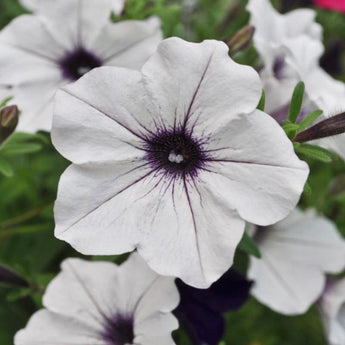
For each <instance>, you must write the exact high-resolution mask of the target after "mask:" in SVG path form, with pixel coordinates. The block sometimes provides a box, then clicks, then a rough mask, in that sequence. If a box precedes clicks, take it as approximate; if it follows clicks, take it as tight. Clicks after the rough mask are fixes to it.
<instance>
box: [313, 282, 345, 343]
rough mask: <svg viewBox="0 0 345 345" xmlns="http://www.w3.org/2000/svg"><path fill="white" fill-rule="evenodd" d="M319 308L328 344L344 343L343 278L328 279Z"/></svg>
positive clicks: (344, 308)
mask: <svg viewBox="0 0 345 345" xmlns="http://www.w3.org/2000/svg"><path fill="white" fill-rule="evenodd" d="M319 310H320V313H321V320H322V322H323V325H324V328H325V331H326V337H327V340H328V343H329V344H330V345H344V344H345V279H344V278H343V279H341V280H329V281H328V282H327V285H326V289H325V291H324V293H323V295H322V297H321V298H320V301H319Z"/></svg>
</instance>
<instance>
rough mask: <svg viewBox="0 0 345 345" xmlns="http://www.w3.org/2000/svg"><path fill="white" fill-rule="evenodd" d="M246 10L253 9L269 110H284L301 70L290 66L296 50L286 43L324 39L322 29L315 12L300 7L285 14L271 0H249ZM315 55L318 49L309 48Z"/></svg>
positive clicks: (251, 18)
mask: <svg viewBox="0 0 345 345" xmlns="http://www.w3.org/2000/svg"><path fill="white" fill-rule="evenodd" d="M247 10H248V11H249V12H250V24H251V25H253V26H254V27H255V32H254V37H253V40H254V45H255V48H256V49H257V51H258V52H259V55H260V57H261V59H262V62H263V67H262V69H261V71H260V77H261V79H262V82H263V87H264V90H265V93H266V107H265V108H266V111H267V112H268V113H271V112H273V111H274V112H277V111H279V110H281V109H283V110H284V107H285V106H288V105H289V102H290V99H291V95H292V91H293V89H294V87H295V86H296V84H297V82H298V81H299V80H300V75H299V71H298V70H296V68H295V66H291V62H290V60H291V55H292V54H293V53H294V52H290V51H289V50H288V49H287V47H286V45H287V42H290V41H291V40H294V39H295V38H298V37H301V36H305V37H306V38H309V40H315V41H316V40H321V33H322V28H321V26H320V25H319V24H317V23H315V21H314V19H315V12H314V11H313V10H310V9H298V10H294V11H291V12H290V13H287V14H285V15H282V14H280V13H278V12H277V11H276V10H275V9H274V8H273V6H272V4H271V3H270V1H269V0H250V1H249V3H248V6H247ZM314 54H315V55H317V51H316V52H314V51H309V56H308V57H310V56H314ZM286 110H288V108H287V109H285V112H286ZM286 113H287V112H286Z"/></svg>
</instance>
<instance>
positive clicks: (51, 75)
mask: <svg viewBox="0 0 345 345" xmlns="http://www.w3.org/2000/svg"><path fill="white" fill-rule="evenodd" d="M33 3H34V2H33ZM35 3H36V4H37V6H38V5H39V6H38V7H40V8H41V7H42V11H41V12H40V11H38V10H37V13H36V14H33V15H23V16H19V17H17V18H15V19H14V20H13V21H12V22H11V23H10V24H9V25H8V26H7V27H5V28H4V29H3V30H2V32H1V33H0V84H4V85H11V86H13V88H12V90H11V91H12V94H13V96H14V101H13V102H15V103H16V104H17V105H18V107H19V108H20V109H21V111H22V115H21V119H20V122H19V126H18V130H19V131H23V132H35V131H37V130H48V131H50V129H51V122H52V107H53V97H54V95H55V92H56V90H57V89H58V88H59V87H61V86H63V85H65V84H67V83H70V82H72V81H75V80H77V79H78V78H79V77H81V76H82V75H84V74H85V73H87V72H88V71H90V70H91V69H93V68H95V67H99V66H103V65H109V66H120V67H127V68H134V69H140V67H141V66H142V65H143V63H144V62H146V60H147V59H148V57H149V56H150V55H151V54H152V53H153V52H154V51H155V50H156V48H157V45H158V43H159V42H160V40H161V39H162V33H161V31H160V28H159V27H160V22H159V20H158V19H157V18H150V19H148V20H146V21H135V20H133V21H122V22H118V23H112V22H111V20H110V14H111V11H112V8H111V6H110V5H109V1H108V0H97V1H96V0H57V1H51V0H45V1H42V2H40V1H38V2H35Z"/></svg>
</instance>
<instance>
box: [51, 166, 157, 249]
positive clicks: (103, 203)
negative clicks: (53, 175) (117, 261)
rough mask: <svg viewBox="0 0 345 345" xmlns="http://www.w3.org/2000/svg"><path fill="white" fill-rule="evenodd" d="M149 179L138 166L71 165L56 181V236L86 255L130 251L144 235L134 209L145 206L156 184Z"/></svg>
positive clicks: (147, 170)
mask: <svg viewBox="0 0 345 345" xmlns="http://www.w3.org/2000/svg"><path fill="white" fill-rule="evenodd" d="M150 175H152V169H151V168H149V167H147V166H145V165H143V164H140V163H139V162H128V161H119V162H116V164H114V163H113V164H108V165H102V166H99V167H98V166H91V165H90V166H77V165H72V166H70V167H69V168H68V169H67V170H66V171H65V173H64V174H63V175H62V177H61V179H60V183H59V189H58V195H57V201H56V203H55V220H56V228H55V236H56V237H57V238H59V239H62V240H65V241H67V242H69V243H70V244H71V245H72V246H73V247H75V248H76V249H77V250H79V251H80V252H82V253H84V254H98V255H99V254H104V255H107V254H108V255H111V254H115V253H117V254H121V253H124V252H128V251H131V250H133V249H134V248H135V245H136V244H137V243H138V241H139V238H140V237H141V236H143V235H144V234H145V233H146V232H147V229H146V228H145V227H144V228H143V229H142V231H138V222H140V221H141V218H140V216H139V215H138V211H137V209H136V207H135V206H136V205H137V204H143V203H144V201H143V197H144V196H145V195H150V191H151V189H152V188H153V187H154V185H155V183H154V182H149V178H148V176H150ZM139 181H140V186H138V183H137V182H139ZM81 195H82V196H83V198H82V200H81V199H80V196H81ZM141 211H142V212H145V211H146V212H148V211H147V210H146V208H144V209H143V208H141ZM139 226H140V224H139ZM141 228H142V227H141V226H140V227H139V229H141Z"/></svg>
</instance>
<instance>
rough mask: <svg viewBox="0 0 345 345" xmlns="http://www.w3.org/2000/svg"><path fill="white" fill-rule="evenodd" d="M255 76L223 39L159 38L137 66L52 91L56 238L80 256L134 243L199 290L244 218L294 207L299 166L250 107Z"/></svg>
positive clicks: (224, 259) (225, 258)
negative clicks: (58, 164)
mask: <svg viewBox="0 0 345 345" xmlns="http://www.w3.org/2000/svg"><path fill="white" fill-rule="evenodd" d="M261 92H262V90H261V84H260V80H259V77H258V75H257V73H256V72H255V71H254V70H253V69H252V68H250V67H248V66H243V65H239V64H236V63H235V62H233V61H232V60H231V59H230V58H229V57H228V48H227V46H226V45H225V44H224V43H223V42H217V41H205V42H203V43H200V44H196V43H188V42H185V41H183V40H181V39H178V38H170V39H167V40H165V41H163V42H162V43H161V44H160V45H159V47H158V51H157V52H156V53H155V54H154V55H153V56H152V57H151V58H150V59H149V61H148V62H147V63H146V64H145V65H144V66H143V68H142V72H141V73H140V72H138V71H134V70H129V69H123V68H122V69H120V68H114V67H102V68H99V69H96V70H94V71H91V72H90V73H88V74H87V75H85V76H84V77H83V78H81V79H80V80H78V81H77V82H76V83H74V84H71V85H69V86H66V87H64V88H63V89H62V90H60V91H58V93H57V97H56V107H55V111H54V121H53V130H52V139H53V143H54V145H55V146H56V148H57V149H58V150H59V151H60V152H61V154H62V155H64V156H65V157H66V158H68V159H70V160H71V161H72V162H74V163H75V164H73V165H71V166H70V167H69V168H68V169H67V170H66V171H65V173H64V174H63V175H62V177H61V180H60V184H59V189H58V196H57V201H56V204H55V221H56V228H55V235H56V236H57V237H58V238H60V239H63V240H65V241H67V242H69V243H70V244H71V245H72V246H74V247H75V248H76V249H77V250H79V251H80V252H82V253H84V254H119V253H123V252H128V251H131V250H133V249H135V248H137V249H138V252H139V253H140V254H141V255H142V256H143V257H144V259H145V260H146V261H147V262H148V264H149V265H150V267H152V268H153V269H154V270H156V271H157V272H159V273H160V274H163V275H171V276H176V277H180V278H182V279H183V280H184V281H185V282H186V283H188V284H190V285H193V286H196V287H208V286H209V285H210V284H211V283H213V282H214V281H216V280H217V279H218V278H219V277H220V276H221V275H222V274H223V273H224V272H225V271H227V270H228V269H229V267H230V266H231V264H232V260H233V256H234V253H235V249H236V246H237V244H238V242H239V241H240V239H241V237H242V235H243V229H244V223H245V222H244V219H246V220H250V221H251V222H254V223H257V224H261V225H268V224H272V223H274V222H276V221H278V220H280V219H282V218H284V217H285V216H286V215H287V214H288V212H289V211H290V210H291V209H292V208H293V207H294V206H295V205H296V203H297V201H298V199H299V197H300V194H301V192H302V190H303V185H304V183H305V180H306V178H307V175H308V166H307V165H306V164H305V162H302V161H300V160H299V159H298V158H297V156H296V155H295V153H294V150H293V147H292V144H291V142H290V141H289V140H288V138H287V137H286V135H285V133H284V132H283V130H282V129H281V128H280V126H279V125H278V124H277V123H276V121H274V120H273V119H272V118H271V117H270V116H268V115H267V114H265V113H263V112H260V111H258V110H256V106H257V104H258V102H259V99H260V97H261Z"/></svg>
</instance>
